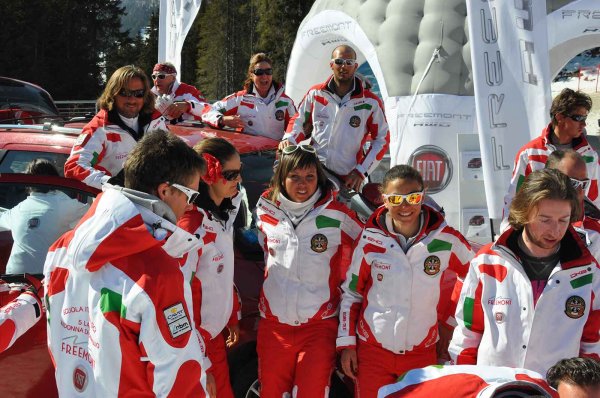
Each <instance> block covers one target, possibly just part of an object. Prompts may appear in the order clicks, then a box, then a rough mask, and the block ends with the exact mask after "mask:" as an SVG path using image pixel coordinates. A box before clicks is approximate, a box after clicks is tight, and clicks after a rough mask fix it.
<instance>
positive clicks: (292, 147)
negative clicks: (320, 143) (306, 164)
mask: <svg viewBox="0 0 600 398" xmlns="http://www.w3.org/2000/svg"><path fill="white" fill-rule="evenodd" d="M298 149H300V150H302V151H304V152H308V153H317V150H316V149H315V148H314V147H313V146H312V145H288V146H286V147H285V148H283V149H282V150H281V152H282V153H283V154H284V155H289V154H291V153H294V152H296V151H297V150H298Z"/></svg>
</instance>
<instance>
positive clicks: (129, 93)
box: [119, 88, 146, 98]
mask: <svg viewBox="0 0 600 398" xmlns="http://www.w3.org/2000/svg"><path fill="white" fill-rule="evenodd" d="M145 93H146V91H145V90H144V89H143V88H142V89H139V90H127V89H126V88H124V89H121V91H119V97H124V98H131V97H135V98H144V94H145Z"/></svg>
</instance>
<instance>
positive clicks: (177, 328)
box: [163, 303, 192, 338]
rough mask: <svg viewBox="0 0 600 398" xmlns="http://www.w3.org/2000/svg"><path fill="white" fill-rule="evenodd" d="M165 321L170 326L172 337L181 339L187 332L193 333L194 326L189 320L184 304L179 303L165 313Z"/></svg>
mask: <svg viewBox="0 0 600 398" xmlns="http://www.w3.org/2000/svg"><path fill="white" fill-rule="evenodd" d="M163 314H164V315H165V320H166V321H167V325H168V326H169V331H170V332H171V337H173V338H175V337H179V336H181V335H183V334H185V333H187V332H191V331H192V325H191V324H190V320H189V319H188V317H187V315H186V313H185V310H184V309H183V304H181V303H177V304H175V305H172V306H170V307H169V308H167V309H166V310H164V311H163Z"/></svg>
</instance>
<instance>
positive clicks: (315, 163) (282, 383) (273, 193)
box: [256, 145, 362, 398]
mask: <svg viewBox="0 0 600 398" xmlns="http://www.w3.org/2000/svg"><path fill="white" fill-rule="evenodd" d="M256 213H257V219H258V221H257V226H258V229H259V242H260V243H261V244H262V246H263V250H264V253H265V264H266V267H265V280H264V283H263V287H262V290H261V293H260V298H259V304H258V308H259V310H260V314H261V320H260V322H259V326H258V337H257V348H256V349H257V353H258V377H259V381H260V385H261V392H260V393H261V396H265V397H281V396H294V397H297V398H306V397H310V398H312V397H323V396H327V392H328V391H329V385H330V377H331V373H332V372H333V369H334V368H335V359H336V351H335V337H336V332H337V327H338V320H337V314H338V307H339V300H340V289H339V286H340V284H341V282H342V279H343V277H344V275H345V271H346V269H347V268H348V264H349V262H350V257H351V252H352V245H353V242H354V240H355V239H356V238H357V237H358V235H359V234H360V231H361V228H362V224H361V223H360V221H358V219H357V218H356V215H355V214H354V213H353V212H351V211H350V210H348V208H347V207H345V206H344V205H343V204H341V203H340V202H338V201H336V200H335V199H334V191H333V184H332V182H331V181H329V180H328V179H327V176H326V175H325V172H324V171H323V169H322V167H321V163H320V162H319V159H318V157H317V154H316V151H315V149H314V148H313V147H311V146H308V145H299V146H296V145H290V146H287V147H286V148H284V149H283V152H282V156H281V159H280V163H279V165H278V167H277V170H276V172H275V175H274V176H273V178H272V180H271V184H270V187H269V189H268V190H267V191H266V192H265V193H264V194H263V195H262V197H261V198H260V199H259V201H258V204H257V209H256Z"/></svg>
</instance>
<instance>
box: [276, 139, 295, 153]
mask: <svg viewBox="0 0 600 398" xmlns="http://www.w3.org/2000/svg"><path fill="white" fill-rule="evenodd" d="M290 145H292V143H291V142H289V141H288V140H283V141H281V142H280V143H279V146H278V147H277V149H279V150H280V151H283V148H285V147H288V146H290Z"/></svg>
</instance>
